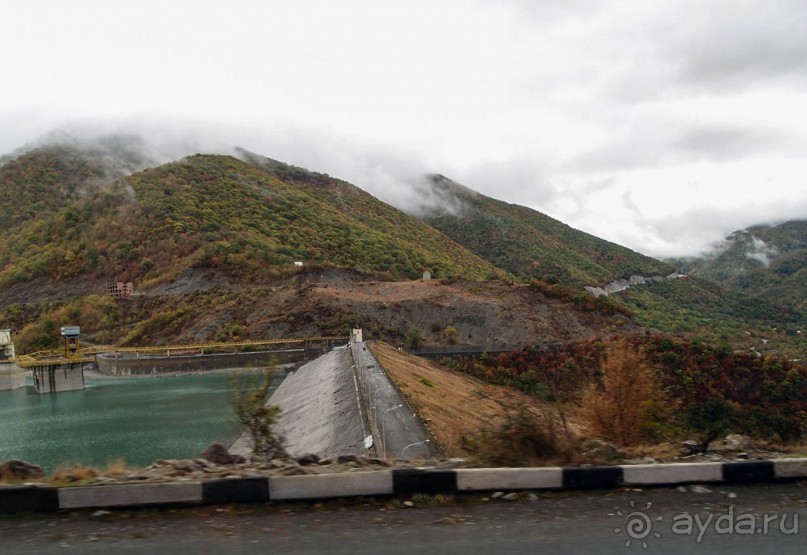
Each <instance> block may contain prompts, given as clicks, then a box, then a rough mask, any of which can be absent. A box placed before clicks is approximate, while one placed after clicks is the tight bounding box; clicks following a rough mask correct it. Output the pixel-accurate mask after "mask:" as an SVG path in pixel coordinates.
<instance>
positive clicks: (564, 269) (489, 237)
mask: <svg viewBox="0 0 807 555" xmlns="http://www.w3.org/2000/svg"><path fill="white" fill-rule="evenodd" d="M423 190H424V194H425V195H426V196H427V197H428V198H430V199H433V200H434V199H436V200H437V206H436V207H435V206H434V205H430V206H424V208H423V216H422V218H423V220H424V221H426V222H428V223H429V224H430V225H432V226H434V227H435V228H437V229H439V230H440V231H442V232H443V233H445V234H446V235H448V236H449V237H451V238H452V239H454V240H455V241H457V242H458V243H460V244H462V245H464V246H465V247H466V248H468V249H469V250H470V251H472V252H474V253H476V254H477V255H479V256H481V257H482V258H484V259H485V260H488V261H490V262H491V263H493V264H495V265H496V266H498V267H500V268H503V269H505V270H507V271H508V272H510V273H512V274H514V275H516V276H519V277H521V278H523V279H530V278H536V279H539V280H542V281H546V282H549V283H559V284H563V285H567V286H574V287H579V288H582V287H584V286H601V285H605V284H606V283H609V282H611V281H614V280H617V279H622V278H629V277H630V276H632V275H641V276H646V277H649V276H655V275H665V276H666V275H668V274H670V273H672V272H673V271H674V270H673V267H672V266H669V265H668V264H666V263H664V262H662V261H660V260H656V259H654V258H651V257H649V256H645V255H643V254H640V253H637V252H635V251H632V250H630V249H628V248H627V247H623V246H621V245H617V244H615V243H611V242H609V241H606V240H604V239H600V238H599V237H595V236H593V235H590V234H588V233H585V232H583V231H579V230H576V229H574V228H572V227H570V226H568V225H566V224H564V223H563V222H560V221H558V220H556V219H554V218H551V217H550V216H547V215H546V214H542V213H541V212H538V211H537V210H533V209H531V208H527V207H525V206H519V205H517V204H508V203H506V202H503V201H500V200H496V199H494V198H491V197H488V196H485V195H483V194H481V193H477V192H476V191H473V190H471V189H469V188H467V187H465V186H463V185H460V184H458V183H456V182H454V181H452V180H451V179H449V178H447V177H445V176H443V175H438V174H433V175H429V176H427V179H426V182H425V184H424V185H423Z"/></svg>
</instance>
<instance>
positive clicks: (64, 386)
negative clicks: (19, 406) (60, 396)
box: [31, 362, 84, 393]
mask: <svg viewBox="0 0 807 555" xmlns="http://www.w3.org/2000/svg"><path fill="white" fill-rule="evenodd" d="M31 371H32V372H33V374H34V387H35V388H36V392H37V393H60V392H62V391H76V390H79V389H84V363H81V362H78V363H76V362H66V363H55V364H42V365H40V366H34V367H33V368H32V369H31Z"/></svg>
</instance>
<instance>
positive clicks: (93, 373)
mask: <svg viewBox="0 0 807 555" xmlns="http://www.w3.org/2000/svg"><path fill="white" fill-rule="evenodd" d="M302 364H304V361H303V362H290V363H286V364H280V365H277V366H266V367H254V366H253V367H245V366H234V367H228V368H213V369H210V370H178V371H176V372H156V373H148V374H146V373H144V374H130V375H111V374H104V373H103V372H99V371H98V370H84V378H85V379H91V380H112V381H114V380H131V379H148V378H176V377H179V376H208V375H214V374H232V373H234V372H249V373H259V372H265V371H266V370H267V369H271V370H273V371H274V370H284V371H286V372H289V371H291V370H292V369H294V368H295V367H297V366H299V365H302Z"/></svg>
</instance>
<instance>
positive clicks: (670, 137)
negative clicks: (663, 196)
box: [562, 117, 805, 172]
mask: <svg viewBox="0 0 807 555" xmlns="http://www.w3.org/2000/svg"><path fill="white" fill-rule="evenodd" d="M804 148H805V141H804V139H803V138H802V137H799V136H797V135H791V134H788V133H787V132H785V131H783V130H779V129H775V128H772V127H761V126H753V125H742V124H721V123H714V124H700V123H696V124H690V125H687V124H685V123H680V122H672V121H669V119H667V118H661V117H659V118H648V119H647V120H645V121H643V122H641V123H640V124H638V125H636V126H634V127H630V128H628V129H627V130H626V131H625V132H623V133H622V134H621V135H619V136H617V137H615V138H614V137H612V138H611V139H610V140H609V141H608V143H607V144H603V145H600V146H598V147H597V148H594V149H591V150H589V151H587V152H583V153H581V154H579V155H578V156H576V157H574V158H572V159H571V160H569V161H567V162H566V163H565V164H564V165H563V167H562V169H564V170H567V171H573V172H588V171H622V170H629V169H639V168H649V167H655V166H662V165H665V164H677V163H682V162H699V161H714V162H721V161H725V160H742V159H743V158H747V157H752V156H760V155H774V156H783V155H789V154H795V155H798V156H801V153H802V152H803V151H804Z"/></svg>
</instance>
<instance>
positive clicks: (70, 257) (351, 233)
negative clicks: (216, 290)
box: [0, 148, 504, 287]
mask: <svg viewBox="0 0 807 555" xmlns="http://www.w3.org/2000/svg"><path fill="white" fill-rule="evenodd" d="M0 184H2V186H0V191H2V196H0V202H2V207H3V210H2V213H3V218H4V219H3V221H2V224H3V225H4V227H5V229H6V230H7V232H8V233H7V236H6V239H5V241H4V245H3V249H2V251H1V252H0V284H3V285H10V284H13V283H18V282H23V281H27V280H31V279H33V278H37V277H43V276H44V277H49V278H53V279H56V280H64V279H68V278H75V277H84V278H86V277H98V276H102V277H103V276H108V277H114V278H116V279H122V280H125V281H136V282H138V283H139V284H140V285H141V287H143V286H146V287H147V286H149V285H155V284H157V283H163V282H165V281H168V280H171V279H173V278H175V277H176V276H178V275H179V274H180V273H181V272H182V271H184V270H187V269H188V268H215V269H217V270H220V271H221V272H223V273H225V274H227V275H228V276H230V277H231V278H232V279H234V280H241V281H247V282H254V281H255V280H258V281H259V280H260V279H262V278H265V277H267V276H277V275H286V274H289V273H292V272H293V271H295V268H296V266H295V264H294V263H295V262H298V261H299V262H302V263H303V264H304V265H310V264H317V265H321V266H325V267H332V268H337V269H349V270H351V271H354V272H357V273H359V274H365V275H375V276H381V277H386V278H414V277H417V276H419V275H421V273H422V272H423V271H424V270H430V271H431V272H432V274H433V275H435V277H448V276H457V277H464V278H469V279H482V278H488V277H493V276H501V275H504V273H503V272H501V271H499V270H497V269H496V268H494V267H493V265H491V264H490V263H488V262H485V261H483V260H481V259H480V258H478V257H477V256H475V255H473V254H471V253H470V252H468V251H467V250H465V249H464V248H462V247H461V246H459V245H458V244H456V243H454V242H453V241H451V240H450V239H448V238H447V237H445V236H444V235H443V234H442V233H440V232H438V231H436V230H434V229H433V228H431V227H429V226H428V225H426V224H424V223H423V222H420V221H418V220H417V219H415V218H413V217H411V216H408V215H406V214H404V213H403V212H400V211H398V210H396V209H394V208H392V207H391V206H389V205H386V204H384V203H382V202H381V201H379V200H377V199H375V198H374V197H372V196H371V195H369V194H367V193H364V192H362V191H360V190H358V189H356V188H355V187H352V186H350V185H348V184H346V183H344V182H337V180H334V179H331V178H328V177H327V176H322V175H315V174H306V182H305V185H301V184H300V182H299V179H296V178H292V177H290V176H288V175H281V174H279V173H278V172H275V173H274V174H273V173H269V172H267V171H266V170H264V169H260V168H258V167H255V166H252V165H250V164H247V163H245V162H243V161H240V160H238V159H236V158H233V157H229V156H218V155H196V156H191V157H189V158H187V159H184V160H180V161H177V162H173V163H169V164H165V165H161V166H158V167H154V168H149V169H146V170H143V171H139V172H136V173H134V174H132V175H129V176H125V177H120V178H117V179H111V178H110V175H109V171H108V170H107V168H105V167H104V166H103V165H102V164H98V163H95V162H93V161H92V160H88V159H87V158H85V157H84V156H83V153H82V152H80V151H73V152H71V151H70V150H69V149H65V148H60V149H56V150H53V149H44V150H37V151H33V152H30V153H28V154H26V155H24V156H22V157H19V158H17V159H15V160H12V161H9V162H7V163H6V164H4V165H3V166H1V167H0ZM346 187H349V188H350V189H351V195H350V196H349V197H345V198H344V199H343V201H342V202H339V201H337V200H336V199H335V198H334V191H338V190H340V189H341V188H346Z"/></svg>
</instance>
